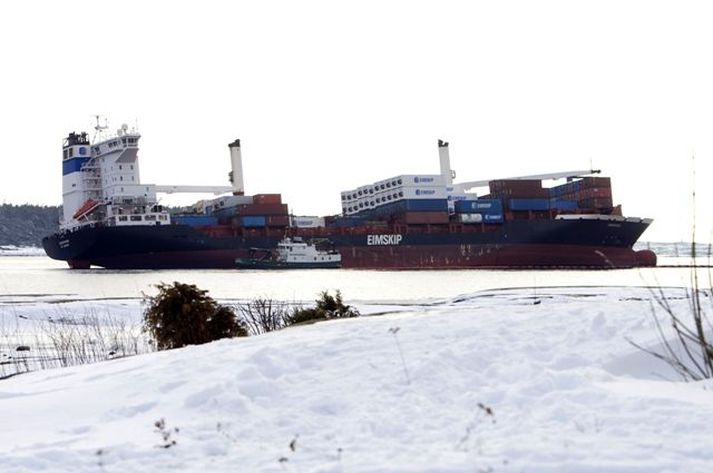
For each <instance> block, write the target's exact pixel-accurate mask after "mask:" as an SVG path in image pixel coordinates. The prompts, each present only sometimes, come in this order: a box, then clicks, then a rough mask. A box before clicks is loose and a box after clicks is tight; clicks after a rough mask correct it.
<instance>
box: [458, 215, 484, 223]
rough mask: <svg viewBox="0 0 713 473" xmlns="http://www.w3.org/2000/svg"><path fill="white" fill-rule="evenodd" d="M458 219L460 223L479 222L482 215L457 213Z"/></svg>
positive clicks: (481, 219)
mask: <svg viewBox="0 0 713 473" xmlns="http://www.w3.org/2000/svg"><path fill="white" fill-rule="evenodd" d="M458 220H459V221H460V222H462V223H481V222H482V221H483V216H482V215H481V214H458Z"/></svg>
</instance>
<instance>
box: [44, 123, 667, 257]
mask: <svg viewBox="0 0 713 473" xmlns="http://www.w3.org/2000/svg"><path fill="white" fill-rule="evenodd" d="M95 132H96V133H95V136H94V138H93V139H92V140H91V141H90V139H89V136H88V134H87V133H74V132H73V133H70V134H69V135H68V136H67V138H66V139H65V140H64V142H63V146H62V180H63V191H62V192H63V206H62V214H61V216H60V229H59V231H58V232H57V233H56V234H53V235H49V236H47V237H46V238H44V240H43V246H44V249H45V251H46V253H47V255H49V256H50V257H51V258H54V259H58V260H63V261H66V262H67V263H68V264H69V266H70V268H75V269H87V268H90V267H102V268H109V269H171V268H177V269H178V268H183V269H191V268H226V269H229V268H238V264H236V262H237V261H245V260H246V259H249V258H250V257H251V255H253V256H254V252H255V249H260V250H265V251H275V250H277V248H278V245H279V244H280V242H282V241H284V240H285V239H300V240H301V241H304V242H306V243H308V244H310V245H314V246H315V248H316V249H317V250H318V251H328V252H330V253H333V254H338V255H339V256H340V258H339V259H340V264H341V267H342V268H363V269H404V270H405V269H465V268H509V269H510V268H512V269H517V268H565V269H566V268H598V269H613V268H632V267H640V266H655V265H656V255H655V254H654V253H653V252H651V251H648V250H643V251H635V250H633V248H632V247H633V245H634V243H635V242H636V241H637V240H638V238H639V237H640V236H641V234H642V233H643V232H644V231H645V230H646V228H647V227H648V226H649V225H650V224H651V222H652V221H651V219H647V218H637V217H625V216H623V214H622V211H621V206H619V205H615V204H614V201H613V199H612V192H611V180H610V179H609V178H606V177H600V176H599V175H598V174H599V172H598V171H594V170H586V171H570V172H559V173H552V174H544V175H537V176H520V177H512V178H507V179H495V180H492V179H491V180H483V181H470V182H454V179H455V172H453V171H452V170H451V168H450V156H449V144H448V143H447V142H444V141H441V140H439V141H438V152H439V160H440V173H439V174H420V175H419V174H405V175H400V176H395V177H392V178H389V179H382V180H379V181H375V182H372V183H368V184H365V185H362V186H359V187H356V188H353V189H351V190H347V191H344V192H342V194H341V206H342V211H341V213H340V214H338V215H332V216H326V217H317V216H299V215H294V213H292V212H290V209H289V207H288V205H287V204H286V203H284V202H283V201H282V197H281V195H280V194H255V195H246V194H245V192H244V182H243V172H242V153H241V146H240V140H235V141H233V142H232V143H230V144H229V145H228V147H229V151H230V160H231V172H230V173H229V182H230V185H226V186H199V185H194V186H176V185H166V186H162V185H155V184H144V183H142V182H141V180H140V174H139V160H138V150H139V140H140V138H141V135H140V133H139V132H138V131H137V130H136V129H129V127H128V126H126V125H122V127H121V128H119V129H118V130H116V132H115V133H112V134H109V133H108V132H107V127H106V125H104V126H101V125H100V124H99V120H97V125H96V127H95ZM548 183H549V185H547V184H548ZM174 192H201V193H212V194H214V195H215V196H216V197H215V198H212V199H208V200H201V201H198V202H196V203H195V204H194V205H193V206H190V207H187V208H183V209H181V210H180V211H177V210H175V209H167V208H165V207H163V206H162V205H161V204H160V202H159V200H158V197H157V196H158V195H160V194H162V193H174Z"/></svg>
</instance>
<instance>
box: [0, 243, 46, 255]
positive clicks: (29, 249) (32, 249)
mask: <svg viewBox="0 0 713 473" xmlns="http://www.w3.org/2000/svg"><path fill="white" fill-rule="evenodd" d="M0 256H45V250H43V249H42V248H39V247H36V246H14V245H6V246H0Z"/></svg>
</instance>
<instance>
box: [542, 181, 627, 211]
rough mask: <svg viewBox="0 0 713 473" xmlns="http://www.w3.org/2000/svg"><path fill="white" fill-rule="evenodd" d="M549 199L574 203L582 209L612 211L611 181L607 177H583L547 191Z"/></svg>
mask: <svg viewBox="0 0 713 473" xmlns="http://www.w3.org/2000/svg"><path fill="white" fill-rule="evenodd" d="M549 192H550V199H551V200H554V201H558V202H559V205H560V206H561V205H562V204H561V202H562V201H569V202H572V201H573V202H576V204H577V207H578V208H582V209H597V210H601V209H607V210H608V209H612V208H613V207H614V201H613V199H612V191H611V179H610V178H608V177H585V178H583V179H579V180H576V181H571V182H567V183H566V184H562V185H559V186H556V187H552V188H551V189H549Z"/></svg>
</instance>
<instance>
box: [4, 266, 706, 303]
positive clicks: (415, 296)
mask: <svg viewBox="0 0 713 473" xmlns="http://www.w3.org/2000/svg"><path fill="white" fill-rule="evenodd" d="M660 261H661V263H664V264H673V263H676V264H680V263H684V264H687V263H689V260H688V259H684V258H661V259H660ZM702 271H704V272H705V273H704V274H707V271H708V270H706V269H704V270H702ZM703 280H704V281H705V282H704V283H707V282H708V278H707V277H704V278H703ZM173 281H180V282H183V283H192V284H196V285H197V286H198V287H200V288H203V289H208V290H209V291H210V294H211V295H212V296H213V297H217V298H252V297H258V296H266V297H271V298H275V299H283V300H298V301H299V300H311V299H313V298H314V297H315V296H316V295H317V294H318V293H319V292H320V291H323V290H325V289H340V290H341V291H342V293H343V294H344V296H345V298H346V299H347V300H350V301H406V300H427V299H442V298H450V297H455V296H457V295H459V294H467V293H471V292H475V291H479V290H483V289H498V288H510V287H533V286H537V287H544V286H643V285H664V286H688V285H690V269H687V268H645V269H629V270H611V271H562V270H556V271H546V270H540V271H518V270H510V271H490V270H449V271H435V270H434V271H431V270H429V271H366V270H334V269H332V270H329V269H328V270H283V271H247V270H165V271H144V270H142V271H115V270H104V269H92V270H86V271H77V270H69V269H68V268H67V266H66V264H65V263H63V262H59V261H54V260H51V259H49V258H47V257H41V256H28V257H14V256H8V257H1V258H0V295H21V294H22V295H28V294H55V295H59V294H67V295H72V296H78V297H80V298H110V297H122V298H123V297H129V298H132V297H141V294H142V292H147V293H152V292H154V289H153V287H152V286H153V285H155V284H157V283H160V282H169V283H170V282H173Z"/></svg>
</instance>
